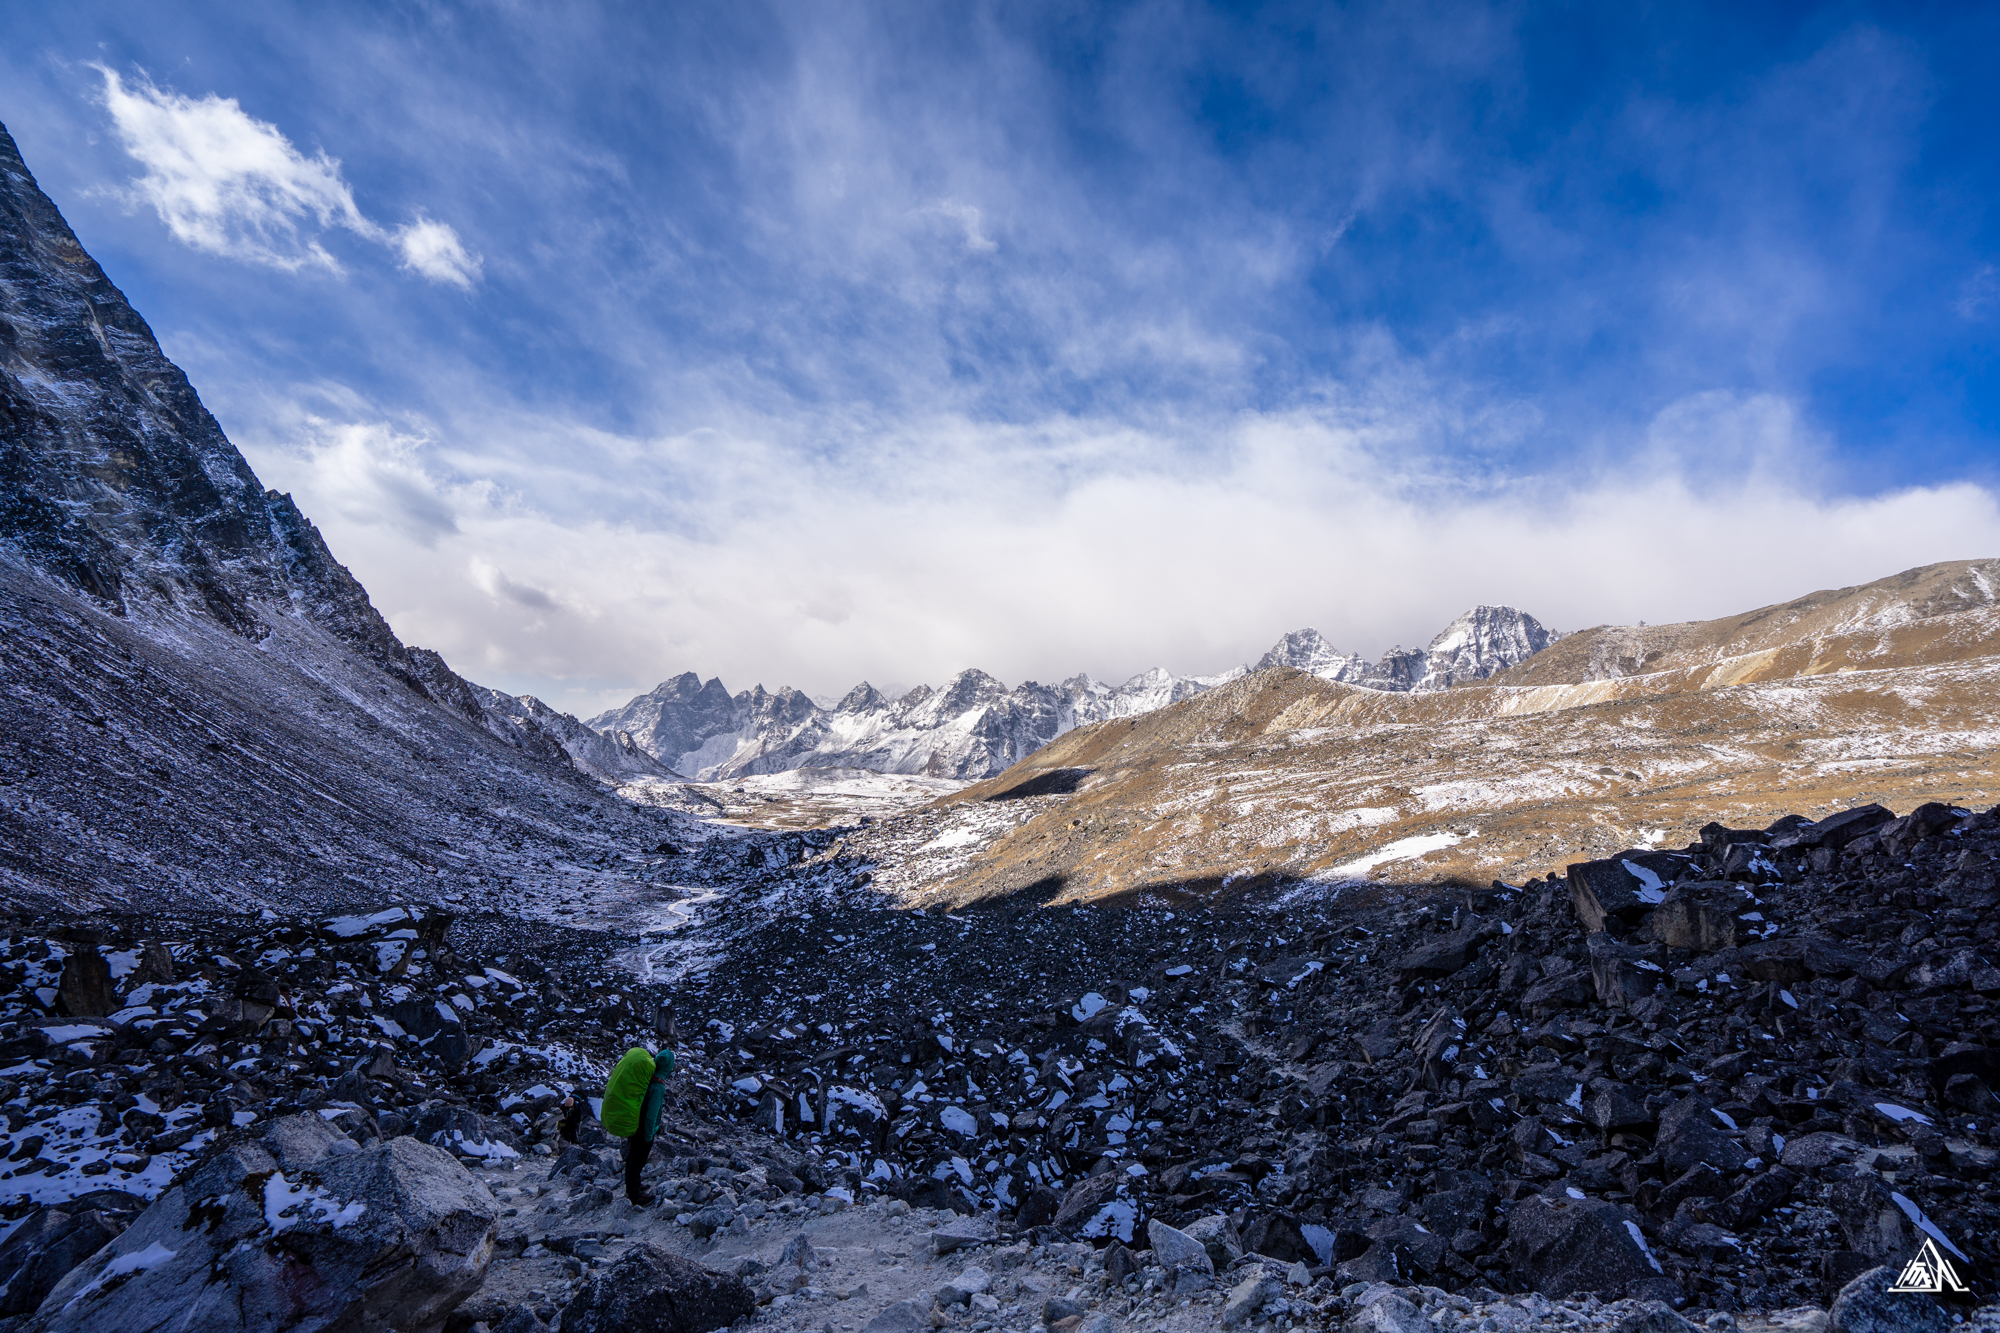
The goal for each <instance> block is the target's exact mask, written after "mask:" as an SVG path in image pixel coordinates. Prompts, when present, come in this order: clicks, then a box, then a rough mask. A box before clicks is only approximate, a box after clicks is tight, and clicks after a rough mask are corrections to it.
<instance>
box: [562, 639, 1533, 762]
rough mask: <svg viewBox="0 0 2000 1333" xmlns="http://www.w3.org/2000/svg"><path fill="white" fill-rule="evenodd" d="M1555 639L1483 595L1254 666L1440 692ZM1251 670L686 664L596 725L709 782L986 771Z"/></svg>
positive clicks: (1271, 655) (1313, 642)
mask: <svg viewBox="0 0 2000 1333" xmlns="http://www.w3.org/2000/svg"><path fill="white" fill-rule="evenodd" d="M1559 637H1561V636H1560V635H1556V634H1552V633H1551V632H1550V631H1549V630H1547V629H1545V628H1543V626H1542V624H1541V622H1540V621H1538V620H1536V619H1535V618H1534V617H1533V616H1531V615H1528V614H1527V613H1526V612H1523V611H1517V610H1515V609H1514V608H1513V607H1505V606H1477V607H1474V608H1473V609H1472V610H1470V611H1467V612H1466V613H1465V614H1464V615H1462V616H1460V617H1458V619H1456V620H1454V621H1453V622H1452V623H1451V624H1450V625H1448V626H1446V627H1445V628H1444V629H1443V630H1442V631H1440V632H1439V633H1438V635H1437V636H1436V637H1435V638H1433V639H1432V640H1431V642H1430V644H1429V646H1428V647H1426V648H1422V649H1405V648H1400V647H1399V648H1394V649H1391V650H1390V651H1389V652H1388V653H1387V654H1385V655H1384V656H1383V657H1382V659H1381V660H1380V661H1379V662H1373V663H1370V662H1368V661H1366V660H1365V659H1363V658H1362V657H1360V656H1359V655H1358V654H1346V653H1342V652H1340V651H1339V650H1338V649H1336V648H1334V647H1333V645H1332V644H1330V643H1328V642H1327V640H1326V638H1325V636H1323V635H1321V634H1320V632H1319V631H1318V630H1314V629H1304V630H1298V631H1296V632H1294V633H1291V634H1287V635H1285V636H1284V637H1283V638H1282V639H1280V640H1279V641H1278V642H1277V643H1276V644H1275V645H1273V647H1272V648H1271V650H1270V651H1269V652H1267V653H1265V654H1264V656H1263V658H1262V659H1261V660H1260V661H1259V662H1258V663H1257V666H1256V668H1255V669H1256V670H1260V671H1261V670H1266V669H1269V668H1271V667H1292V668H1295V669H1298V670H1303V671H1309V672H1311V673H1313V674H1315V675H1318V676H1321V677H1323V678H1325V679H1327V680H1334V681H1341V682H1344V683H1348V684H1354V685H1361V686H1364V687H1366V688H1369V689H1377V690H1391V691H1428V690H1439V689H1445V688H1448V687H1449V686H1451V685H1454V684H1457V683H1460V682H1463V681H1469V680H1481V679H1484V678H1486V677H1487V676H1490V675H1493V674H1494V673H1495V672H1497V671H1501V670H1505V669H1506V668H1508V667H1511V666H1514V665H1515V664H1517V663H1519V662H1522V661H1525V660H1526V659H1527V658H1528V657H1529V656H1531V655H1533V654H1534V653H1536V652H1539V651H1540V650H1541V649H1542V648H1544V647H1546V646H1547V645H1548V644H1550V643H1551V642H1553V641H1555V640H1556V639H1557V638H1559ZM1250 670H1251V668H1249V667H1241V666H1239V667H1232V668H1230V669H1229V670H1227V671H1221V672H1217V673H1215V674H1214V675H1208V676H1176V675H1174V674H1173V673H1172V672H1170V671H1167V670H1166V669H1164V668H1161V667H1155V668H1154V669H1153V670H1151V671H1146V672H1142V673H1140V674H1139V675H1136V676H1134V677H1132V678H1131V679H1130V680H1128V681H1126V682H1125V683H1124V684H1122V685H1109V684H1106V683H1104V682H1102V681H1098V680H1094V679H1092V678H1091V677H1090V676H1089V675H1087V674H1081V673H1080V674H1078V675H1075V676H1071V677H1070V678H1069V679H1067V680H1065V681H1063V682H1061V683H1060V684H1057V685H1042V684H1040V683H1038V682H1036V681H1026V682H1024V683H1022V684H1021V685H1019V686H1016V687H1014V688H1012V689H1009V688H1008V687H1007V685H1006V684H1005V683H1003V682H1002V681H1000V680H998V679H996V678H995V677H993V676H990V675H988V674H987V673H986V672H984V671H980V670H978V669H977V668H972V669H969V670H966V671H961V672H960V673H959V674H958V675H956V676H953V677H952V678H951V679H950V680H949V681H947V682H946V683H945V684H944V686H943V687H942V688H941V689H932V688H931V687H930V686H927V685H919V686H917V687H916V688H915V689H913V690H911V691H909V692H908V693H907V694H904V695H903V696H901V697H900V698H897V699H890V698H888V697H887V696H885V695H883V694H882V693H881V691H879V690H877V689H876V688H875V687H874V686H873V685H871V684H869V683H867V682H866V681H864V682H862V683H861V684H859V685H856V686H855V687H854V688H853V689H852V690H850V691H849V692H848V693H847V695H846V696H845V697H844V698H842V699H841V700H840V702H839V703H838V704H836V705H834V706H833V707H832V708H822V707H820V705H818V704H816V703H814V702H813V700H812V699H811V698H809V697H808V696H806V695H805V694H803V693H802V692H800V691H798V690H796V689H793V688H791V687H790V686H786V687H785V688H783V689H780V690H778V691H777V692H775V693H772V692H769V691H766V690H765V688H764V687H763V686H762V685H759V686H757V687H756V688H755V689H753V690H745V691H743V692H741V693H738V694H735V695H731V694H730V693H729V690H728V688H727V687H726V686H724V685H723V683H722V681H721V680H720V679H718V678H715V677H710V678H709V679H708V680H706V681H703V680H702V679H701V678H700V677H699V676H698V675H696V674H695V673H694V672H692V671H690V672H686V673H683V674H682V675H679V676H675V677H673V678H671V679H669V680H666V681H663V682H662V683H661V684H660V685H659V686H657V687H656V688H654V689H653V690H652V691H650V692H648V693H646V694H642V695H639V696H638V697H637V698H635V699H633V700H631V702H629V703H627V704H625V705H624V706H623V707H621V708H614V709H611V710H609V711H607V712H604V713H601V714H599V715H598V716H597V717H594V718H592V719H590V722H589V726H590V727H591V728H593V729H595V730H596V731H597V732H598V733H600V734H601V735H603V736H607V737H618V738H626V739H629V743H630V746H631V749H632V751H636V752H639V753H644V754H647V755H650V756H652V757H653V758H654V759H655V760H657V761H658V762H659V763H661V764H663V765H665V766H667V767H668V768H671V769H672V770H673V771H674V772H676V773H678V774H681V775H682V776H685V777H689V778H695V779H700V780H708V781H715V780H726V779H731V778H738V777H750V776H755V775H758V774H766V773H778V772H784V771H787V770H790V769H798V768H859V769H872V770H874V771H876V772H882V773H907V774H924V775H927V776H931V777H945V778H956V779H960V780H976V779H979V778H986V777H991V776H993V775H994V774H996V773H1000V772H1002V771H1004V770H1005V769H1006V768H1007V767H1008V766H1009V765H1010V764H1013V763H1016V762H1018V761H1019V760H1021V759H1023V758H1026V757H1027V756H1028V755H1030V754H1033V753H1034V752H1035V751H1036V750H1038V749H1040V748H1041V747H1042V746H1044V745H1047V744H1048V743H1049V742H1050V741H1052V740H1054V739H1055V738H1056V737H1058V736H1060V735H1063V734H1064V733H1065V732H1068V731H1072V730H1074V729H1075V728H1077V727H1080V726H1085V725H1087V724H1089V723H1092V722H1106V721H1111V720H1113V719H1116V718H1124V717H1135V716H1138V715H1139V714H1142V713H1149V712H1152V711H1153V710H1154V709H1157V708H1164V707H1166V706H1168V705H1169V704H1175V703H1179V702H1180V701H1181V700H1183V699H1187V698H1191V697H1193V696H1194V695H1197V694H1200V693H1203V692H1204V691H1207V690H1211V689H1214V688H1216V687H1217V686H1219V685H1225V684H1228V683H1229V682H1230V681H1233V680H1236V679H1238V678H1239V677H1241V676H1243V675H1245V674H1247V673H1248V672H1249V671H1250ZM622 743H623V741H621V744H622ZM572 753H573V754H574V753H576V751H574V750H573V751H572ZM579 762H581V760H579Z"/></svg>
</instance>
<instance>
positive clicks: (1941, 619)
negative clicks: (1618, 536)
mask: <svg viewBox="0 0 2000 1333" xmlns="http://www.w3.org/2000/svg"><path fill="white" fill-rule="evenodd" d="M1996 600H2000V560H1954V561H1951V562H1948V563H1946V564H1939V565H1925V566H1923V567H1922V568H1919V569H1909V570H1905V571H1903V572H1902V573H1901V574H1896V575H1892V576H1891V577H1889V578H1886V579H1877V580H1876V581H1875V582H1873V583H1864V584H1862V585H1861V586H1859V587H1855V588H1837V589H1834V590H1832V591H1820V592H1815V593H1809V594H1807V595H1806V596H1804V597H1800V598H1798V599H1796V600H1794V601H1790V602H1785V603H1782V604H1780V605H1777V606H1766V607H1761V608H1759V609H1758V610H1755V611H1748V612H1745V613H1744V614H1742V615H1740V616H1726V617H1724V618H1723V619H1720V620H1696V621H1686V622H1683V623H1681V624H1678V625H1599V626H1597V627H1596V628H1595V629H1587V630H1583V631H1580V632H1579V633H1576V634H1572V635H1569V636H1568V637H1566V638H1563V639H1560V640H1558V641H1557V642H1555V643H1553V644H1550V645H1549V646H1548V647H1547V648H1545V649H1543V650H1542V651H1541V652H1539V653H1536V654H1535V655H1534V656H1533V657H1531V658H1529V659H1528V660H1527V661H1525V662H1523V663H1521V664H1520V665H1519V666H1516V667H1512V668H1510V669H1508V670H1506V671H1503V672H1501V673H1499V674H1498V675H1496V676H1494V677H1492V678H1491V679H1490V680H1487V681H1484V682H1481V683H1482V684H1486V685H1570V684H1578V683H1581V682H1583V681H1591V680H1608V679H1614V678H1617V677H1621V676H1636V675H1640V674H1643V673H1647V672H1655V671H1669V670H1675V669H1686V668H1695V667H1703V666H1711V665H1715V664H1718V663H1723V662H1731V663H1732V664H1733V665H1732V668H1731V670H1730V671H1729V672H1728V673H1727V674H1728V675H1729V677H1730V680H1731V681H1736V680H1774V679H1777V678H1779V677H1782V676H1817V675H1824V674H1825V673H1827V672H1829V671H1839V670H1843V669H1846V668H1850V667H1864V666H1866V667H1886V666H1916V665H1920V664H1923V663H1928V662H1953V661H1961V660H1963V659H1965V658H1967V657H1981V656H1985V655H1986V654H1987V653H1990V652H1992V651H1994V649H1993V646H1992V637H1991V636H1992V629H1991V625H1990V624H1989V622H1988V617H1990V616H1991V615H1992V614H1993V612H1994V607H1995V603H1996ZM1753 657H1754V658H1756V659H1758V660H1756V661H1740V660H1739V659H1746V658H1753Z"/></svg>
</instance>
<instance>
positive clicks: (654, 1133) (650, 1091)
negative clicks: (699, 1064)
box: [633, 1047, 674, 1143]
mask: <svg viewBox="0 0 2000 1333" xmlns="http://www.w3.org/2000/svg"><path fill="white" fill-rule="evenodd" d="M653 1059H654V1061H655V1064H654V1067H653V1081H652V1082H651V1083H648V1084H647V1085H646V1100H645V1101H643V1102H641V1103H640V1104H639V1132H638V1133H637V1134H635V1135H633V1137H634V1138H637V1139H644V1140H645V1141H646V1142H647V1143H651V1142H652V1141H653V1140H654V1139H656V1138H658V1137H659V1136H660V1112H661V1111H662V1110H664V1109H666V1104H667V1076H668V1075H670V1074H672V1073H673V1072H674V1053H673V1052H672V1051H670V1050H668V1049H666V1048H665V1047H661V1048H660V1049H659V1050H657V1051H655V1052H654V1053H653Z"/></svg>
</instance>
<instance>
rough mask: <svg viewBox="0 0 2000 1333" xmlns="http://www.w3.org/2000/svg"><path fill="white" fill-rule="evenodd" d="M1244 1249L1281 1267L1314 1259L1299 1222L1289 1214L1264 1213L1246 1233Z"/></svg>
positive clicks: (1253, 1222)
mask: <svg viewBox="0 0 2000 1333" xmlns="http://www.w3.org/2000/svg"><path fill="white" fill-rule="evenodd" d="M1243 1249H1244V1252H1245V1253H1248V1254H1261V1255H1263V1256H1264V1257H1265V1258H1267V1259H1276V1260H1278V1261H1279V1262H1280V1263H1287V1264H1289V1263H1297V1262H1298V1261H1300V1260H1302V1259H1312V1258H1314V1255H1313V1249H1312V1246H1310V1245H1308V1244H1306V1238H1305V1236H1304V1235H1303V1234H1302V1233H1301V1232H1300V1231H1299V1224H1298V1221H1297V1220H1296V1219H1294V1218H1292V1217H1290V1216H1288V1215H1287V1214H1285V1213H1260V1214H1258V1215H1257V1216H1256V1217H1253V1218H1251V1219H1250V1224H1249V1225H1248V1226H1247V1227H1245V1228H1244V1230H1243Z"/></svg>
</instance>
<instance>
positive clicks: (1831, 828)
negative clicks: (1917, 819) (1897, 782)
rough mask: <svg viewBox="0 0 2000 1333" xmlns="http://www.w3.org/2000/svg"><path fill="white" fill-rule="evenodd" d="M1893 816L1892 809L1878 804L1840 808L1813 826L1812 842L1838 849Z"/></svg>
mask: <svg viewBox="0 0 2000 1333" xmlns="http://www.w3.org/2000/svg"><path fill="white" fill-rule="evenodd" d="M1895 817H1896V816H1895V814H1894V813H1893V812H1892V811H1889V810H1885V809H1883V808H1882V807H1881V806H1879V805H1862V806H1856V807H1855V808H1854V809H1852V810H1842V811H1841V812H1840V813H1839V814H1837V815H1828V816H1827V817H1826V818H1825V819H1822V820H1820V821H1819V823H1818V824H1817V825H1815V826H1814V828H1813V838H1814V843H1815V845H1817V846H1821V847H1831V848H1834V849H1836V850H1838V849H1840V848H1843V847H1845V846H1847V845H1848V844H1849V843H1851V842H1853V841H1855V840H1856V839H1857V838H1860V837H1862V836H1864V835H1866V834H1869V833H1873V832H1874V831H1875V830H1876V829H1878V828H1880V827H1882V825H1884V824H1886V823H1888V822H1889V821H1890V820H1892V819H1894V818H1895ZM1801 845H1804V844H1801Z"/></svg>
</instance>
